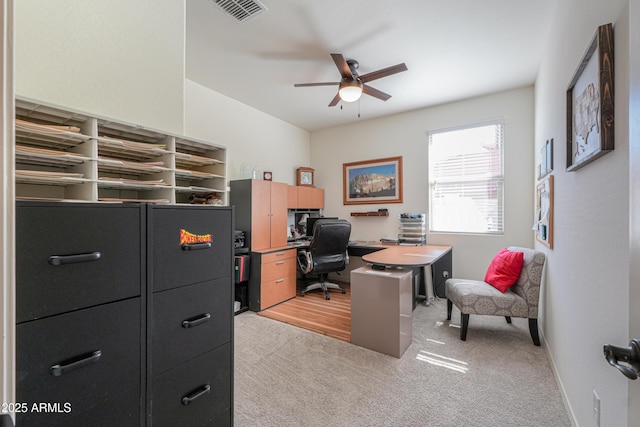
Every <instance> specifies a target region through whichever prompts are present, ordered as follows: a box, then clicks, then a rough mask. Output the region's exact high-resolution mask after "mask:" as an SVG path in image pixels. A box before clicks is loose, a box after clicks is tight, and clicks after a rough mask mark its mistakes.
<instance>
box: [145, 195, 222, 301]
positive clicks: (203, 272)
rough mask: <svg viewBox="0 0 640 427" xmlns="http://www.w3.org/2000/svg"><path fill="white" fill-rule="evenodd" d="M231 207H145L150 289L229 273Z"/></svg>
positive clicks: (180, 284)
mask: <svg viewBox="0 0 640 427" xmlns="http://www.w3.org/2000/svg"><path fill="white" fill-rule="evenodd" d="M232 219H233V217H232V210H231V208H219V207H206V206H153V207H149V224H150V228H151V230H152V232H151V233H152V235H151V236H150V239H152V240H150V242H151V248H152V249H150V250H151V251H152V252H151V256H152V263H153V269H152V271H153V277H152V278H151V279H152V282H153V290H154V291H160V290H165V289H171V288H177V287H180V286H184V285H190V284H193V283H199V282H204V281H205V280H212V279H217V278H219V277H226V276H231V275H232V272H233V251H232V250H231V249H230V248H233V240H232V239H233V230H232Z"/></svg>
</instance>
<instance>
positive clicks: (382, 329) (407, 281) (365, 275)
mask: <svg viewBox="0 0 640 427" xmlns="http://www.w3.org/2000/svg"><path fill="white" fill-rule="evenodd" d="M362 259H363V261H365V262H367V263H369V264H371V265H372V266H371V267H369V266H367V267H361V268H359V269H357V270H354V271H352V272H351V343H352V344H356V345H359V346H361V347H365V348H368V349H370V350H374V351H378V352H380V353H384V354H388V355H390V356H394V357H397V358H400V357H402V355H403V354H404V352H405V351H406V349H407V348H408V347H409V345H410V344H411V340H412V325H411V322H412V311H413V308H414V307H415V305H416V303H415V301H416V287H417V286H416V284H415V282H417V277H416V276H414V277H413V280H414V286H413V292H412V290H411V280H412V274H411V269H416V268H418V269H422V268H423V267H426V266H429V265H433V266H434V268H432V279H433V280H434V282H433V283H436V282H435V272H436V271H444V270H443V269H444V268H446V269H448V270H446V271H449V273H450V272H451V261H450V259H451V246H433V245H427V246H388V247H386V248H385V249H382V250H379V251H376V252H371V253H369V254H366V255H363V256H362ZM436 264H444V267H443V266H439V267H437V268H435V267H436ZM389 266H390V267H400V268H386V267H389ZM375 267H382V268H377V269H374V268H375ZM418 271H420V270H418ZM440 275H441V276H444V274H442V273H440ZM429 289H430V288H429V287H428V286H425V293H426V294H427V301H426V302H427V303H428V301H429V292H428V290H429ZM412 293H413V295H412ZM412 296H413V298H412ZM443 296H444V295H443ZM412 300H413V301H412Z"/></svg>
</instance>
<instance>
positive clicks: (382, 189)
mask: <svg viewBox="0 0 640 427" xmlns="http://www.w3.org/2000/svg"><path fill="white" fill-rule="evenodd" d="M342 180H343V194H344V200H343V201H344V204H345V205H359V204H367V203H402V157H401V156H400V157H387V158H384V159H375V160H364V161H361V162H354V163H344V164H343V165H342Z"/></svg>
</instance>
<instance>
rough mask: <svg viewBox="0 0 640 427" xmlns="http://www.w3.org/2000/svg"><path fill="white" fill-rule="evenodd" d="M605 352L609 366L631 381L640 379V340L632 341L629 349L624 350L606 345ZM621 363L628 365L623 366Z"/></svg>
mask: <svg viewBox="0 0 640 427" xmlns="http://www.w3.org/2000/svg"><path fill="white" fill-rule="evenodd" d="M603 350H604V357H605V359H607V362H609V365H611V366H613V367H614V368H616V369H617V370H619V371H620V372H622V373H623V374H624V376H625V377H627V378H629V379H630V380H635V379H637V378H638V375H639V374H640V340H631V341H630V342H629V347H624V348H623V347H616V346H613V345H610V344H605V346H604V348H603ZM620 362H623V363H626V365H621V364H620ZM627 365H629V366H627Z"/></svg>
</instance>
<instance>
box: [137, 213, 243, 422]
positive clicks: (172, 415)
mask: <svg viewBox="0 0 640 427" xmlns="http://www.w3.org/2000/svg"><path fill="white" fill-rule="evenodd" d="M147 222H148V229H149V233H148V234H147V246H148V247H149V262H148V265H147V266H148V271H149V276H148V282H149V292H148V309H149V322H150V328H149V334H150V335H149V345H150V349H151V351H150V356H149V357H150V360H151V363H150V364H149V365H148V369H149V370H148V372H147V375H148V376H149V378H150V382H151V384H152V386H151V389H150V391H149V396H148V397H149V402H148V407H149V408H150V411H149V413H148V416H149V417H150V418H149V420H148V421H150V422H151V425H153V426H154V427H158V426H159V427H162V426H171V427H175V426H178V425H184V426H214V425H215V426H225V425H228V426H231V425H233V301H234V297H233V293H234V292H233V286H234V283H233V273H234V270H233V256H234V253H233V245H234V236H233V229H234V228H233V208H231V207H212V206H169V205H164V206H158V205H153V206H152V205H149V207H148V216H147Z"/></svg>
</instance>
